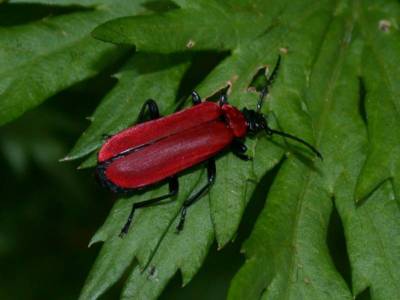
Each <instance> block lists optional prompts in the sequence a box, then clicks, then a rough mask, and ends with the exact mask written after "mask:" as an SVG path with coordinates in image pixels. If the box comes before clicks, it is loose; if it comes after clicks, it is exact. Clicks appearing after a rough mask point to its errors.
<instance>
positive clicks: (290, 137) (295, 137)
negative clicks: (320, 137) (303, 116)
mask: <svg viewBox="0 0 400 300" xmlns="http://www.w3.org/2000/svg"><path fill="white" fill-rule="evenodd" d="M265 131H266V132H267V134H268V135H273V134H276V135H280V136H284V137H286V138H289V139H292V140H295V141H297V142H299V143H302V144H303V145H305V146H307V147H308V148H309V149H310V150H311V151H312V152H314V153H315V155H317V156H318V157H319V158H320V159H321V160H323V158H322V155H321V153H320V152H319V151H318V150H317V149H316V148H315V147H314V146H313V145H311V144H310V143H307V142H306V141H305V140H303V139H301V138H298V137H297V136H294V135H291V134H289V133H286V132H283V131H278V130H274V129H271V128H266V129H265Z"/></svg>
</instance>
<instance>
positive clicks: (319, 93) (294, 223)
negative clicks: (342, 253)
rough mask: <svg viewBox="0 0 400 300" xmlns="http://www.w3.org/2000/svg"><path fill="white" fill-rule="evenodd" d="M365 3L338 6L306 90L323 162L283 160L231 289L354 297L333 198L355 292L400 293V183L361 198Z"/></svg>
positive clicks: (254, 294)
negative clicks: (334, 240) (340, 261)
mask: <svg viewBox="0 0 400 300" xmlns="http://www.w3.org/2000/svg"><path fill="white" fill-rule="evenodd" d="M357 4H358V3H356V4H355V6H354V7H352V8H353V10H354V11H353V13H354V15H353V16H352V15H351V12H350V8H349V7H340V6H339V7H338V8H341V9H342V10H341V13H340V14H336V15H335V16H334V18H333V20H332V22H331V23H330V26H329V29H328V31H327V33H326V35H325V37H324V38H325V40H324V42H323V44H322V46H321V49H320V54H319V56H318V59H317V60H316V63H315V65H314V67H313V70H312V73H311V78H310V87H309V89H307V90H306V99H307V106H308V108H309V111H310V115H311V117H312V119H313V128H314V130H315V132H316V137H317V140H316V142H317V145H318V148H319V149H321V151H322V153H323V155H324V162H323V163H319V164H318V168H317V170H312V169H310V168H309V167H308V168H307V167H306V166H305V165H303V164H302V163H299V162H296V161H294V160H293V159H288V161H287V162H285V163H284V165H283V166H282V169H281V171H280V172H279V174H278V176H277V178H276V180H275V182H274V184H273V187H272V188H271V192H270V193H269V195H268V199H267V205H266V207H265V208H264V211H263V212H262V214H261V216H260V217H259V219H258V221H257V224H256V226H255V228H254V231H253V233H252V235H251V238H250V239H249V240H248V241H247V242H246V244H245V246H244V249H243V251H244V252H245V253H246V257H247V261H246V264H245V265H244V267H243V268H242V269H241V270H240V271H239V273H238V274H237V275H236V277H235V279H234V280H233V282H232V286H231V289H230V293H229V298H230V299H243V297H247V298H250V299H252V298H259V297H260V298H263V299H282V298H285V299H350V298H352V297H353V296H352V295H351V293H350V291H349V290H348V287H347V286H346V284H345V282H344V280H343V278H341V277H340V275H339V274H338V272H337V270H336V269H335V266H334V264H333V263H332V258H331V257H330V253H329V251H328V249H327V246H326V233H327V226H328V224H329V218H330V214H331V212H332V205H331V201H332V200H333V201H335V204H336V206H337V207H338V211H339V214H340V216H341V219H342V222H343V225H344V230H345V236H346V240H347V246H348V254H349V258H350V262H351V264H352V274H353V276H352V283H353V295H357V294H359V293H361V292H362V291H364V290H365V289H366V288H368V287H369V288H370V291H371V296H372V299H395V298H396V296H395V295H398V294H399V285H398V280H399V279H400V272H399V266H398V262H397V257H398V254H397V252H396V249H398V245H399V238H398V234H399V233H400V232H399V231H400V226H399V225H400V223H399V221H398V220H399V209H398V206H397V205H396V204H395V203H394V197H393V194H392V190H391V188H390V187H389V186H388V185H384V186H382V187H381V188H380V189H379V190H378V191H377V192H376V193H375V194H373V195H372V197H371V199H369V200H368V204H366V205H365V206H361V207H356V205H355V203H354V202H353V193H354V190H355V186H356V181H357V177H358V175H359V173H360V170H361V168H362V165H363V162H364V159H365V155H366V149H365V148H366V147H365V145H366V143H367V134H366V131H365V129H364V123H363V119H362V116H361V114H360V112H359V105H360V103H359V101H360V99H359V93H360V80H359V76H360V74H359V70H360V67H361V65H362V66H364V65H365V63H366V62H365V61H364V60H362V61H361V58H364V56H363V55H362V52H363V49H365V48H364V41H363V40H361V38H360V33H359V31H358V30H357V29H358V28H359V26H361V24H360V23H358V22H357V21H359V19H358V18H357V17H356V16H359V15H358V14H357V13H358V12H359V9H360V7H359V6H358V5H357ZM336 12H337V10H336ZM376 80H378V79H376ZM378 81H379V80H378ZM366 88H367V91H369V89H368V85H367V86H366ZM389 152H390V151H389ZM375 215H376V217H375ZM378 215H379V216H378ZM383 220H386V222H385V221H383ZM249 291H251V294H250V295H249Z"/></svg>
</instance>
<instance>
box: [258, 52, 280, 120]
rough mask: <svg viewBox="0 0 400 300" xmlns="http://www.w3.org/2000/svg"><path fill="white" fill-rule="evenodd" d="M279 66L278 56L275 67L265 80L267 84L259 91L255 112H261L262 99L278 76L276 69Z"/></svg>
mask: <svg viewBox="0 0 400 300" xmlns="http://www.w3.org/2000/svg"><path fill="white" fill-rule="evenodd" d="M280 65H281V56H280V55H278V60H277V61H276V64H275V67H274V69H273V70H272V73H271V75H270V76H269V77H268V78H267V83H266V85H265V87H263V88H262V90H261V93H260V99H259V100H258V102H257V109H256V111H257V112H259V111H260V110H261V107H262V106H263V104H264V99H265V97H266V96H267V95H268V93H269V87H270V86H271V85H272V83H273V82H274V80H275V78H276V76H277V74H278V69H279V66H280Z"/></svg>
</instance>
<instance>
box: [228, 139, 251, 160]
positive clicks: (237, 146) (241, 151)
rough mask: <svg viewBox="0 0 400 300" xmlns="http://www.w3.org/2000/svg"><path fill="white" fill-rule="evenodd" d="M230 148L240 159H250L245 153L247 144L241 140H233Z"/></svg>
mask: <svg viewBox="0 0 400 300" xmlns="http://www.w3.org/2000/svg"><path fill="white" fill-rule="evenodd" d="M231 149H232V152H233V154H235V155H236V156H237V157H239V158H240V159H242V160H245V161H249V160H252V158H251V157H250V156H248V155H246V154H245V153H246V151H247V146H246V145H245V144H244V143H243V142H242V141H241V140H233V142H232V145H231Z"/></svg>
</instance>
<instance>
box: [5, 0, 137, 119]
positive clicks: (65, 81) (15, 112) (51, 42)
mask: <svg viewBox="0 0 400 300" xmlns="http://www.w3.org/2000/svg"><path fill="white" fill-rule="evenodd" d="M62 4H73V2H66V1H65V2H63V3H62ZM99 4H102V5H101V6H98V7H92V9H89V10H88V9H83V8H82V11H79V10H76V11H72V12H71V13H66V14H61V15H58V16H54V17H45V18H42V19H40V20H37V21H34V22H32V23H28V24H23V25H18V26H10V27H0V45H1V47H0V78H1V79H0V124H4V123H6V122H9V121H11V120H13V119H15V118H17V117H19V116H20V115H21V114H23V113H24V112H25V111H27V110H29V109H31V108H33V107H35V106H37V105H39V104H40V103H41V102H43V101H44V100H46V99H47V98H49V97H50V96H52V95H54V94H55V93H57V92H58V91H60V90H63V89H65V88H67V87H69V86H71V85H73V84H75V83H77V82H80V81H82V80H85V79H87V78H90V77H93V76H95V75H96V74H98V73H99V72H101V71H102V70H104V69H105V68H107V67H109V66H111V65H112V64H113V63H115V62H116V61H117V60H118V59H119V58H121V57H122V55H124V54H125V53H126V52H127V49H128V48H126V47H125V48H124V47H116V46H113V45H110V44H105V43H102V42H99V41H96V40H95V39H93V38H92V37H91V36H90V32H91V31H92V29H93V28H94V27H96V26H97V25H98V24H100V23H102V22H104V21H107V20H109V19H112V18H115V17H118V16H123V15H126V14H133V13H139V12H143V11H144V8H142V7H141V5H140V4H141V2H140V1H135V3H133V2H131V1H125V0H124V1H119V2H118V3H116V2H114V1H102V2H101V3H99ZM12 5H13V4H4V6H7V7H10V6H12ZM15 13H17V12H15ZM8 17H9V18H12V17H13V16H8Z"/></svg>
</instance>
